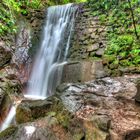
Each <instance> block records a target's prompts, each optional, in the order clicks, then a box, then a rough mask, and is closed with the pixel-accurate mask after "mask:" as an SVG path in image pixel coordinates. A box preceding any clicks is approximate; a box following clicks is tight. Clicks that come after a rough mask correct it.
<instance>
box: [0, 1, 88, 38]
mask: <svg viewBox="0 0 140 140" xmlns="http://www.w3.org/2000/svg"><path fill="white" fill-rule="evenodd" d="M84 1H85V0H2V1H1V3H0V35H1V36H2V35H6V34H8V33H16V31H17V26H16V22H17V17H18V16H27V15H28V13H30V11H31V10H35V9H41V8H44V7H47V6H51V5H56V4H66V3H70V2H84Z"/></svg>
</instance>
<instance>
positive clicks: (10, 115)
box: [0, 106, 16, 131]
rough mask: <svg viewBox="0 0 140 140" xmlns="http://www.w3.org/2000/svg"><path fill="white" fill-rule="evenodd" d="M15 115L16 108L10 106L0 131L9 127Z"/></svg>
mask: <svg viewBox="0 0 140 140" xmlns="http://www.w3.org/2000/svg"><path fill="white" fill-rule="evenodd" d="M15 114H16V107H15V106H12V107H11V109H10V111H9V113H8V115H7V117H6V119H5V120H4V122H3V124H2V126H1V127H0V131H3V130H4V129H6V128H7V127H9V125H10V124H11V123H12V120H13V119H14V116H15Z"/></svg>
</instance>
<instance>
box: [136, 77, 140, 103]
mask: <svg viewBox="0 0 140 140" xmlns="http://www.w3.org/2000/svg"><path fill="white" fill-rule="evenodd" d="M135 100H136V101H137V102H140V79H139V80H138V81H137V93H136V96H135Z"/></svg>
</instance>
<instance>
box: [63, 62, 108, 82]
mask: <svg viewBox="0 0 140 140" xmlns="http://www.w3.org/2000/svg"><path fill="white" fill-rule="evenodd" d="M104 76H106V74H105V71H104V68H103V64H102V61H100V60H96V61H79V62H78V61H77V62H72V61H71V62H68V63H67V64H66V65H64V68H63V74H62V83H65V82H85V81H90V80H93V79H95V78H102V77H104Z"/></svg>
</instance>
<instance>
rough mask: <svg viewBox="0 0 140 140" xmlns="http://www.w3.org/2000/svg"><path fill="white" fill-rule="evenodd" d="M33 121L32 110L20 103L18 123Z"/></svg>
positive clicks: (17, 114)
mask: <svg viewBox="0 0 140 140" xmlns="http://www.w3.org/2000/svg"><path fill="white" fill-rule="evenodd" d="M29 121H33V118H32V114H31V110H30V109H29V108H26V107H24V106H22V105H19V106H18V108H17V110H16V122H17V123H18V124H21V123H26V122H29Z"/></svg>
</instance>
